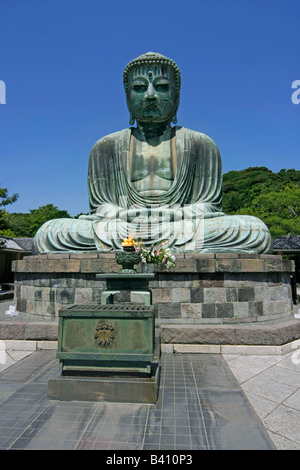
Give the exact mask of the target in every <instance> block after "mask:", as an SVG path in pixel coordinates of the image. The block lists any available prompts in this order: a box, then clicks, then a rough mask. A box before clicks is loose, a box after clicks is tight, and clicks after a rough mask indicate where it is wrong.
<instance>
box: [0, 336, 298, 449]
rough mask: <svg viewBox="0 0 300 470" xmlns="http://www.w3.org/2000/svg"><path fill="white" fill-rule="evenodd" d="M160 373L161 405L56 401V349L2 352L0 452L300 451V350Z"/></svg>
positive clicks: (186, 360) (178, 360) (193, 357)
mask: <svg viewBox="0 0 300 470" xmlns="http://www.w3.org/2000/svg"><path fill="white" fill-rule="evenodd" d="M0 343H1V341H0ZM13 344H14V343H13V342H12V345H13ZM23 344H24V343H23ZM28 345H29V342H28ZM0 346H1V344H0ZM161 366H162V373H161V386H160V393H159V400H158V403H157V405H139V404H136V405H132V404H115V403H114V404H111V403H107V402H106V403H100V402H98V403H95V402H59V401H51V400H48V398H47V383H48V380H49V379H50V378H53V377H55V376H56V375H57V371H58V361H57V360H56V358H55V350H41V351H32V350H30V349H29V350H25V347H24V348H23V349H22V348H21V349H18V350H16V349H8V348H6V349H3V348H2V350H1V347H0V449H45V450H46V449H50V450H54V449H109V450H114V449H116V450H122V449H126V450H147V449H148V450H198V449H211V450H213V449H234V450H238V449H243V450H246V449H251V450H254V449H275V448H276V449H278V450H300V349H295V350H292V351H291V352H289V353H287V354H284V355H268V356H262V355H259V356H251V355H221V354H192V353H185V354H180V353H175V354H171V353H164V354H163V355H162V358H161Z"/></svg>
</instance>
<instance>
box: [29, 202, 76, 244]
mask: <svg viewBox="0 0 300 470" xmlns="http://www.w3.org/2000/svg"><path fill="white" fill-rule="evenodd" d="M30 213H31V217H30V227H29V236H31V237H34V235H35V234H36V232H37V231H38V229H39V228H40V227H41V226H42V225H43V224H44V223H45V222H47V221H48V220H52V219H61V218H67V219H69V218H71V216H70V214H69V213H68V212H67V211H66V210H59V209H58V208H57V207H56V206H54V205H53V204H46V205H45V206H40V207H39V208H38V209H31V210H30Z"/></svg>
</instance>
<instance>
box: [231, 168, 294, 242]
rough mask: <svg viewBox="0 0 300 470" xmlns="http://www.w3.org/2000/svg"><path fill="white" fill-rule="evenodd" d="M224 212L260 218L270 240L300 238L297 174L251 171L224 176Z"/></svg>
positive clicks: (266, 170) (266, 169)
mask: <svg viewBox="0 0 300 470" xmlns="http://www.w3.org/2000/svg"><path fill="white" fill-rule="evenodd" d="M223 211H224V212H225V213H226V214H248V215H253V216H256V217H258V218H260V219H261V220H262V221H263V222H264V223H265V224H266V225H267V226H268V228H269V229H270V232H271V234H272V236H273V237H278V236H281V235H289V234H290V235H299V234H300V171H298V170H294V169H291V170H285V169H283V170H280V171H279V172H278V173H273V172H272V171H271V170H269V169H268V168H266V167H250V168H247V169H246V170H241V171H230V172H228V173H225V174H224V176H223Z"/></svg>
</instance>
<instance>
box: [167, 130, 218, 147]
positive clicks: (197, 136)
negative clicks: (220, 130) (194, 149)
mask: <svg viewBox="0 0 300 470" xmlns="http://www.w3.org/2000/svg"><path fill="white" fill-rule="evenodd" d="M176 136H177V137H181V136H182V137H185V138H188V139H191V140H195V141H198V142H202V143H203V144H207V145H213V146H215V145H216V143H215V141H214V140H213V139H212V138H211V137H209V136H208V135H206V134H204V133H203V132H199V131H194V130H192V129H188V128H186V127H180V126H176Z"/></svg>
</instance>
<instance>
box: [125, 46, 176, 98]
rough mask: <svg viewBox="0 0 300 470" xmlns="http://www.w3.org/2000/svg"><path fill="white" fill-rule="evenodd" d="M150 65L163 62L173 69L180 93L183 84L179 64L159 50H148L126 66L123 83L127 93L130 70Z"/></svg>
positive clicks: (162, 63)
mask: <svg viewBox="0 0 300 470" xmlns="http://www.w3.org/2000/svg"><path fill="white" fill-rule="evenodd" d="M148 64H149V65H150V64H161V65H168V66H169V67H171V68H172V69H173V72H174V75H175V82H176V90H177V93H178V95H179V92H180V86H181V75H180V70H179V68H178V65H177V64H176V63H175V62H174V60H172V59H169V58H168V57H166V56H164V55H162V54H159V53H158V52H146V54H142V55H140V56H139V57H137V58H136V59H133V60H131V61H130V62H129V63H128V64H127V65H126V67H125V70H124V73H123V83H124V88H125V91H126V94H127V93H128V74H129V71H130V70H131V69H132V68H134V67H137V66H139V65H141V66H142V65H148Z"/></svg>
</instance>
